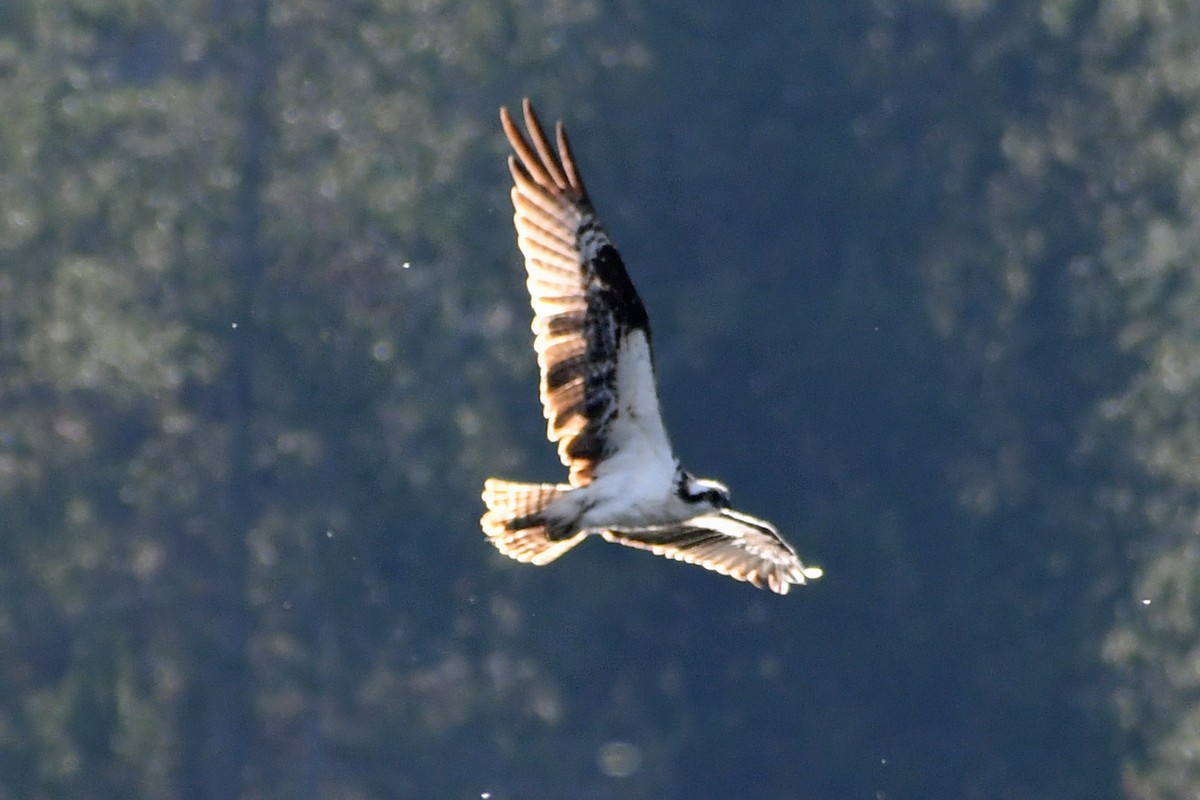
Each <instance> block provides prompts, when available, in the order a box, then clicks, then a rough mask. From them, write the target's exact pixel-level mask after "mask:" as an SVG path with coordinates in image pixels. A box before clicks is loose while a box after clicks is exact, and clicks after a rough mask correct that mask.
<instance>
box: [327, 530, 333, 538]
mask: <svg viewBox="0 0 1200 800" xmlns="http://www.w3.org/2000/svg"><path fill="white" fill-rule="evenodd" d="M325 538H326V539H332V538H333V531H325Z"/></svg>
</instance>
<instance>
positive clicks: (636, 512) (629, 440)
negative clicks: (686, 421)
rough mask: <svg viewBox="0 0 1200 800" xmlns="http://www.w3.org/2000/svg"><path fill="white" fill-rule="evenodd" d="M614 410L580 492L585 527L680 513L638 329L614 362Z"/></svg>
mask: <svg viewBox="0 0 1200 800" xmlns="http://www.w3.org/2000/svg"><path fill="white" fill-rule="evenodd" d="M617 395H618V411H617V416H616V419H615V420H613V422H612V425H611V427H610V428H609V446H610V448H611V450H610V453H611V454H610V455H609V456H608V457H607V458H605V459H604V461H602V462H601V463H600V464H598V465H597V467H596V471H595V478H594V479H593V481H592V482H591V484H589V485H588V486H587V487H586V488H585V492H586V494H587V495H588V502H589V503H590V504H592V507H591V509H590V510H589V511H588V512H586V513H585V514H584V516H583V518H582V520H581V523H582V524H583V525H584V526H585V527H588V526H593V525H594V526H600V527H602V526H604V525H620V524H625V525H640V524H648V523H652V522H661V521H665V520H666V519H677V518H679V517H680V515H681V514H683V513H684V511H685V509H683V508H682V504H681V502H680V501H679V500H678V498H677V497H676V495H675V470H676V463H675V454H674V452H673V451H672V450H671V443H670V441H669V440H668V439H667V432H666V429H665V428H664V427H663V421H662V414H661V412H660V410H659V405H658V391H657V388H656V387H655V383H654V369H653V366H652V363H651V360H650V343H649V341H647V339H646V335H645V333H644V332H643V331H632V332H630V333H629V334H627V335H626V337H625V338H624V339H623V340H622V342H621V347H620V350H619V354H618V359H617Z"/></svg>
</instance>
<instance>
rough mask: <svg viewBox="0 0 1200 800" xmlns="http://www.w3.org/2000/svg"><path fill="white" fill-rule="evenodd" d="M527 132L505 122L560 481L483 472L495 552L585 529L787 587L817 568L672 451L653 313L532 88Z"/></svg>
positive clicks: (576, 538) (555, 551)
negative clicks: (657, 376) (517, 479)
mask: <svg viewBox="0 0 1200 800" xmlns="http://www.w3.org/2000/svg"><path fill="white" fill-rule="evenodd" d="M524 112H525V127H526V129H527V130H528V132H529V139H530V140H531V141H532V145H531V144H530V141H527V140H526V138H525V136H523V135H522V134H521V131H520V130H519V129H518V128H517V126H516V125H515V124H514V123H513V120H512V117H510V116H509V114H508V110H507V109H505V108H501V109H500V122H501V124H502V125H503V127H504V133H505V135H507V136H508V141H509V142H510V143H511V144H512V148H513V150H514V151H515V152H516V158H514V157H513V156H511V155H510V156H509V157H508V168H509V171H510V172H512V177H513V182H514V186H513V189H512V202H513V206H514V208H515V215H514V222H515V224H516V228H517V245H518V247H520V249H521V252H522V253H523V254H524V256H525V270H526V272H527V273H528V280H527V282H526V285H527V286H528V288H529V297H530V302H531V304H532V305H533V313H534V316H533V332H534V334H535V336H534V344H533V346H534V349H535V350H536V351H537V358H538V366H539V367H540V368H541V399H542V409H543V412H544V414H545V416H546V419H547V421H548V426H547V436H548V437H549V439H550V441H552V442H558V454H559V457H560V458H561V459H562V462H563V464H564V465H565V466H567V467H569V468H570V475H569V478H568V480H569V483H567V484H546V483H542V484H537V483H533V484H531V483H513V482H510V481H505V480H499V479H497V478H490V479H488V480H487V481H486V482H485V483H484V489H483V501H484V502H485V503H486V504H487V508H488V511H487V513H486V514H484V515H483V518H482V519H481V520H480V524H481V525H482V527H483V531H484V533H486V534H487V536H488V539H489V540H490V541H491V542H492V544H494V545H495V546H496V547H497V548H498V549H499V550H500V552H502V553H504V554H505V555H507V556H510V557H512V558H515V559H516V560H518V561H524V562H529V563H533V564H538V565H541V564H548V563H550V562H551V561H553V560H554V559H556V558H558V557H559V556H561V555H562V554H563V553H565V552H567V551H568V550H570V549H571V548H572V547H574V546H575V545H577V544H578V543H579V542H581V541H583V539H585V538H586V537H588V536H589V535H592V534H599V535H600V536H601V537H603V538H604V539H605V540H607V541H610V542H616V543H618V544H623V545H628V546H629V547H638V548H641V549H644V550H650V551H651V552H653V553H657V554H658V555H662V556H667V557H668V558H674V559H678V560H680V561H686V562H690V563H693V564H699V565H700V566H702V567H706V568H708V569H711V570H714V571H716V572H719V573H721V574H723V575H729V576H730V577H733V578H736V579H738V580H741V581H748V582H750V583H752V584H754V585H755V586H757V587H759V588H762V587H763V586H767V587H769V588H770V589H772V590H773V591H775V592H778V593H779V594H786V593H787V591H788V589H789V588H790V587H791V586H792V585H793V584H802V583H805V582H806V581H807V580H809V579H813V578H817V577H820V575H821V574H822V571H821V570H820V569H817V568H811V567H809V568H806V567H805V566H804V565H803V564H801V563H800V559H799V558H798V557H797V555H796V551H795V550H793V549H792V548H791V546H790V545H788V543H787V542H785V541H783V539H781V538H780V536H779V532H778V531H777V530H776V529H775V527H774V526H772V525H771V524H770V523H769V522H766V521H764V520H761V519H756V518H754V517H751V516H749V515H747V514H742V513H739V512H737V511H734V510H733V509H731V508H730V505H729V490H728V489H727V488H726V487H725V486H724V485H723V484H721V483H718V482H717V481H714V480H708V479H704V478H697V477H695V476H693V475H691V474H690V473H689V472H687V471H686V470H684V469H683V468H682V467H681V466H680V464H679V461H678V459H676V457H675V454H674V452H673V450H672V449H671V443H670V441H669V440H668V439H667V432H666V430H665V429H664V428H663V421H662V415H661V413H660V411H659V406H658V392H657V389H656V388H655V384H654V366H653V363H652V359H651V354H650V322H649V320H648V319H647V316H646V309H645V307H644V306H643V305H642V301H641V299H640V298H639V297H638V294H637V292H636V291H635V290H634V288H633V283H632V281H630V279H629V275H628V274H627V273H626V272H625V267H624V265H623V264H622V262H621V257H620V255H618V254H617V250H616V248H615V247H614V246H613V243H612V240H611V239H610V238H609V236H608V234H607V233H606V232H605V230H604V228H603V227H602V226H601V224H600V220H599V219H598V218H597V216H596V213H595V211H594V210H593V209H592V205H591V203H590V202H589V200H588V195H587V191H586V190H585V189H584V187H583V181H581V180H580V178H579V170H578V169H577V168H576V166H575V159H574V157H573V156H572V154H571V148H570V145H569V144H568V143H567V136H566V133H565V132H564V130H563V124H562V122H561V121H560V122H559V123H558V126H557V131H556V133H557V145H558V146H557V152H555V148H552V147H551V145H550V142H549V140H548V139H547V138H546V134H545V133H544V132H543V130H542V127H541V125H540V124H539V123H538V119H537V116H536V115H535V114H534V111H533V108H532V106H531V105H530V103H529V100H528V98H526V100H525V102H524Z"/></svg>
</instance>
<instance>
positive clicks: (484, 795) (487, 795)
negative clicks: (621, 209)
mask: <svg viewBox="0 0 1200 800" xmlns="http://www.w3.org/2000/svg"><path fill="white" fill-rule="evenodd" d="M405 266H407V264H406V265H405ZM491 796H492V793H491V792H480V793H479V800H491Z"/></svg>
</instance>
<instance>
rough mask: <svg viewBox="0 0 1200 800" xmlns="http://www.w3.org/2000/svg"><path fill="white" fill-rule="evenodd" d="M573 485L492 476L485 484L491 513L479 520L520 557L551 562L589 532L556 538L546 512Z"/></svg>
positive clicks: (493, 537) (505, 550)
mask: <svg viewBox="0 0 1200 800" xmlns="http://www.w3.org/2000/svg"><path fill="white" fill-rule="evenodd" d="M570 490H571V487H570V486H566V485H563V484H557V485H556V484H553V483H512V482H510V481H502V480H500V479H498V478H488V479H487V480H486V481H484V484H483V502H485V503H487V507H488V510H487V513H486V514H484V515H483V517H482V519H480V520H479V524H480V525H481V526H482V527H483V532H484V533H486V534H487V537H488V541H490V542H491V543H492V544H494V545H495V546H496V549H498V550H499V551H500V552H501V553H504V555H506V556H508V557H509V558H515V559H516V560H517V561H525V562H528V563H531V564H537V565H538V566H541V565H542V564H549V563H550V562H551V561H553V560H554V559H556V558H558V557H559V556H561V555H562V554H563V553H565V552H567V551H568V550H570V549H571V548H572V547H574V546H575V545H577V544H579V542H581V541H582V540H583V538H584V537H585V536H586V535H587V534H586V533H585V532H582V531H581V532H578V533H575V534H574V535H571V536H569V537H567V538H561V537H559V538H556V537H555V535H554V532H553V531H552V529H551V521H550V520H548V519H547V518H546V515H545V514H544V513H543V512H544V511H545V510H546V506H548V505H549V504H550V501H551V500H553V499H554V498H555V497H557V496H558V495H559V494H560V493H561V492H567V491H570Z"/></svg>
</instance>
